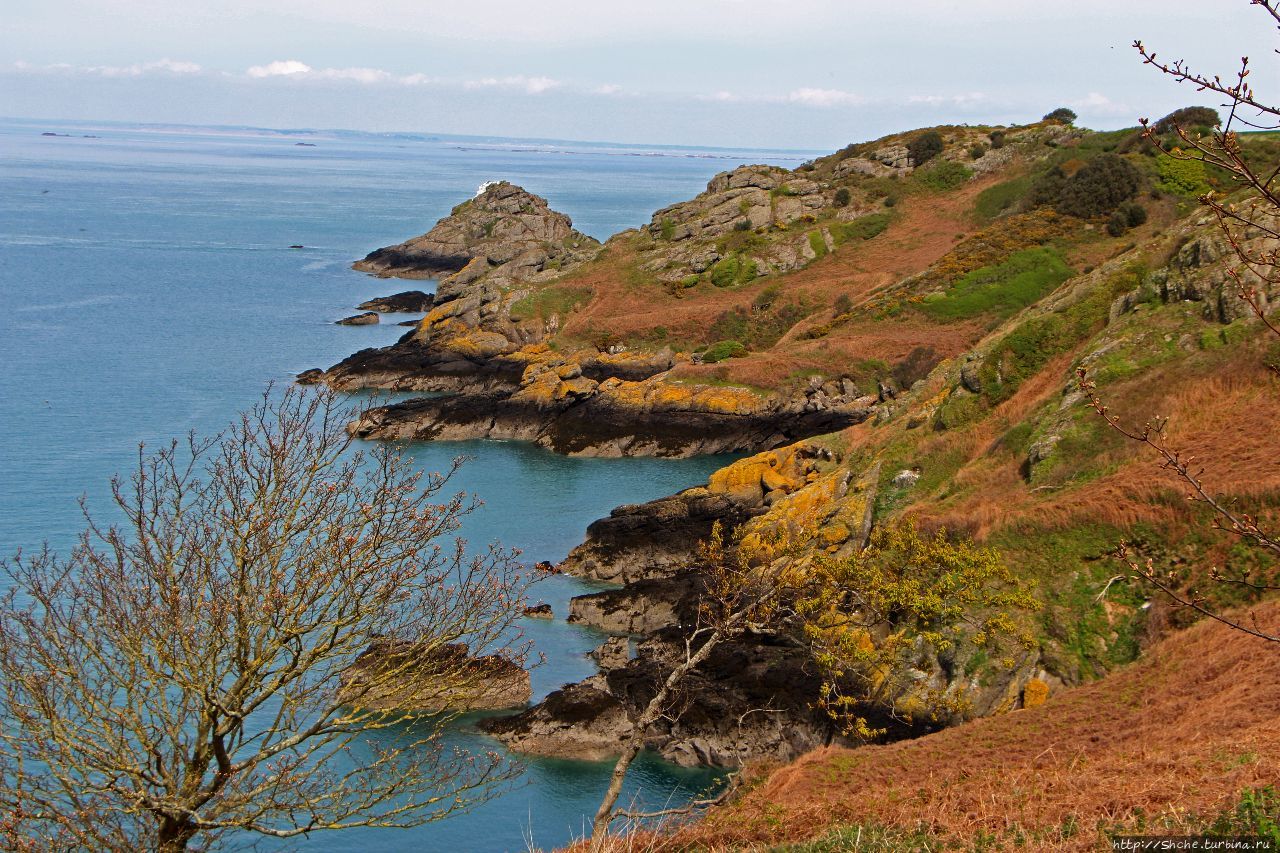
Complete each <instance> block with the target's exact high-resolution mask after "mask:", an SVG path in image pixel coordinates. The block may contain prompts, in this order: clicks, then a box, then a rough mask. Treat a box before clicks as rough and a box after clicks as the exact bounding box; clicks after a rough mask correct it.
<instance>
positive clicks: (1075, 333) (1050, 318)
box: [978, 264, 1146, 405]
mask: <svg viewBox="0 0 1280 853" xmlns="http://www.w3.org/2000/svg"><path fill="white" fill-rule="evenodd" d="M1145 275H1146V270H1145V269H1144V268H1142V267H1141V266H1139V265H1136V264H1134V265H1131V266H1129V267H1127V268H1126V269H1124V270H1122V271H1121V272H1119V273H1117V274H1116V275H1114V276H1112V277H1110V278H1109V279H1107V281H1106V282H1104V283H1103V284H1102V286H1100V287H1094V288H1091V289H1090V290H1089V292H1088V294H1087V295H1086V296H1085V297H1084V298H1083V299H1080V300H1079V301H1077V302H1074V303H1072V304H1071V305H1068V306H1066V307H1064V308H1062V309H1061V310H1059V311H1055V312H1053V313H1048V314H1041V315H1039V316H1037V317H1031V318H1029V319H1027V320H1026V321H1024V322H1022V323H1019V324H1018V325H1017V326H1016V327H1014V328H1013V329H1012V330H1011V331H1010V332H1009V333H1008V334H1007V335H1005V336H1004V337H1003V338H1002V339H1000V341H998V342H997V343H996V344H995V345H994V346H992V347H991V349H990V350H989V351H988V353H987V355H986V357H985V358H984V359H983V362H982V366H981V367H980V368H979V369H978V378H979V380H980V382H981V383H982V396H983V397H984V398H986V400H987V402H988V403H989V404H991V405H995V404H996V403H1000V402H1002V401H1004V400H1007V399H1009V398H1010V397H1012V396H1013V394H1014V392H1016V391H1017V390H1018V388H1019V387H1020V386H1021V385H1022V383H1023V382H1024V381H1026V380H1027V379H1028V378H1030V377H1031V376H1034V375H1035V374H1036V373H1037V372H1039V370H1040V368H1042V367H1044V365H1045V364H1046V363H1047V362H1048V361H1049V360H1050V359H1051V358H1053V357H1054V356H1056V355H1060V354H1061V353H1064V352H1067V351H1069V350H1071V349H1073V348H1074V347H1076V346H1078V345H1079V344H1080V343H1082V342H1083V341H1084V340H1086V339H1087V338H1089V337H1090V336H1092V335H1094V334H1095V333H1097V332H1098V331H1099V330H1100V329H1101V328H1102V327H1103V326H1105V325H1106V323H1107V315H1108V312H1109V310H1110V307H1111V302H1112V300H1114V299H1115V298H1116V297H1117V296H1119V295H1120V294H1121V293H1125V292H1126V291H1130V290H1133V289H1135V288H1137V287H1139V286H1140V285H1141V283H1142V281H1143V279H1144V277H1145Z"/></svg>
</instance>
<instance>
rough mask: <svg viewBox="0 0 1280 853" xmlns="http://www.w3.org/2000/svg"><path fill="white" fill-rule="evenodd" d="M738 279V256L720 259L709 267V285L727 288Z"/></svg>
mask: <svg viewBox="0 0 1280 853" xmlns="http://www.w3.org/2000/svg"><path fill="white" fill-rule="evenodd" d="M737 279H738V256H737V255H730V256H729V257H727V258H721V259H720V260H718V261H716V263H715V265H714V266H713V267H711V283H712V284H714V285H715V286H716V287H729V286H731V285H732V284H733V283H734V282H735V281H737Z"/></svg>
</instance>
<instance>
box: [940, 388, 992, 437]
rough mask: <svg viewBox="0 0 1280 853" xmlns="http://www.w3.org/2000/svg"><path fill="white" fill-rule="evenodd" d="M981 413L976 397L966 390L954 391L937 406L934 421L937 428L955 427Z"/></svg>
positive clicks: (974, 418)
mask: <svg viewBox="0 0 1280 853" xmlns="http://www.w3.org/2000/svg"><path fill="white" fill-rule="evenodd" d="M981 414H982V406H981V404H980V403H979V401H978V398H977V397H975V396H974V395H972V394H969V393H968V392H962V391H955V392H952V393H951V394H950V395H948V397H947V399H946V400H944V401H943V402H942V405H940V406H939V407H938V414H937V420H936V421H935V423H936V424H937V425H938V428H939V429H956V428H957V427H962V426H964V425H965V424H967V423H969V422H970V421H973V420H976V419H977V418H978V417H979V416H980V415H981Z"/></svg>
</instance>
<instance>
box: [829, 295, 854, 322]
mask: <svg viewBox="0 0 1280 853" xmlns="http://www.w3.org/2000/svg"><path fill="white" fill-rule="evenodd" d="M831 308H832V310H833V311H834V312H835V315H836V316H837V317H839V316H840V315H841V314H848V313H849V312H850V311H852V310H853V300H852V299H851V298H850V297H849V294H847V293H842V294H840V295H839V296H837V297H836V301H835V302H834V303H833V304H832V306H831Z"/></svg>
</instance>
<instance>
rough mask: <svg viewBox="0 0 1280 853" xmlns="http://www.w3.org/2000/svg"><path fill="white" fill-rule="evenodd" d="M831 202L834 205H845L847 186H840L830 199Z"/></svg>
mask: <svg viewBox="0 0 1280 853" xmlns="http://www.w3.org/2000/svg"><path fill="white" fill-rule="evenodd" d="M831 203H832V204H834V205H835V206H836V207H845V206H847V205H848V204H849V188H848V187H841V188H840V189H838V190H836V194H835V196H834V197H833V198H832V199H831Z"/></svg>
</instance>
